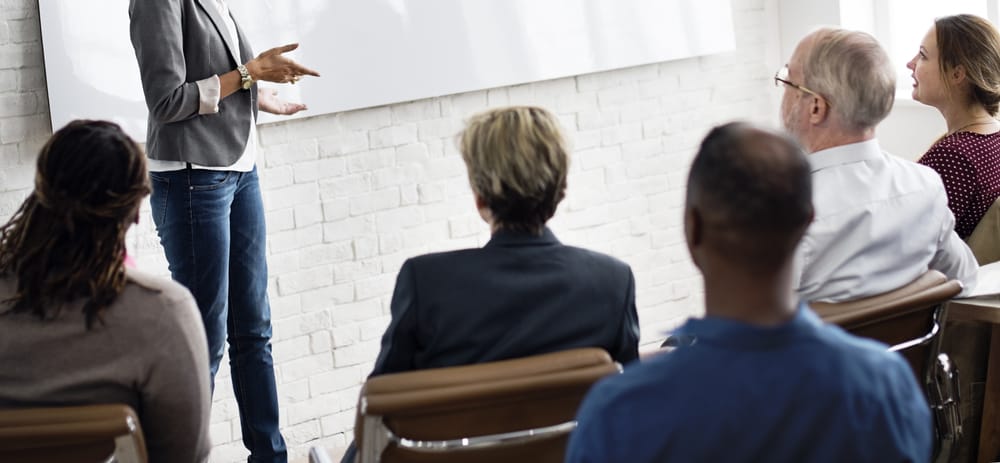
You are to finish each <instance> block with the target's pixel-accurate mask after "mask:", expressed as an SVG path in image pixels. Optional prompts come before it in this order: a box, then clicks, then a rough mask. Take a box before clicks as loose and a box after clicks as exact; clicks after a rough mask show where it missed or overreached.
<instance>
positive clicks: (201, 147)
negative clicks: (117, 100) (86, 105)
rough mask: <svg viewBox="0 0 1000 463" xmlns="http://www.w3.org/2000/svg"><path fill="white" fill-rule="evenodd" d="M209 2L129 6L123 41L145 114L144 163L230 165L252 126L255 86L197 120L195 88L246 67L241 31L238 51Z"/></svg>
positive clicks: (175, 0)
mask: <svg viewBox="0 0 1000 463" xmlns="http://www.w3.org/2000/svg"><path fill="white" fill-rule="evenodd" d="M211 1H212V0H130V1H129V18H130V35H131V37H132V47H133V48H134V49H135V56H136V59H137V60H138V62H139V73H140V75H141V77H142V90H143V93H144V94H145V96H146V106H147V107H148V109H149V122H148V126H147V135H146V153H147V155H148V156H149V157H150V158H152V159H160V160H166V161H185V162H191V163H195V164H200V165H205V166H215V167H222V166H228V165H232V164H233V163H235V162H236V160H237V159H239V157H240V155H242V154H243V151H244V150H245V149H246V143H247V136H248V134H249V133H250V124H251V123H253V121H255V120H256V118H257V86H256V84H255V85H254V88H252V89H250V91H245V90H239V91H237V92H236V93H235V94H233V95H230V96H228V97H226V98H223V99H222V100H220V101H219V112H218V113H217V114H206V115H199V114H198V108H199V106H200V105H199V102H200V98H199V92H198V86H197V84H195V82H197V81H199V80H202V79H205V78H208V77H211V76H212V75H221V74H225V73H227V72H230V71H232V70H233V69H236V67H237V66H238V65H239V64H242V63H246V62H247V61H249V60H251V59H253V56H254V55H253V51H252V50H251V49H250V45H249V43H248V41H247V38H246V36H245V35H243V30H242V29H241V28H239V26H237V33H238V34H239V39H240V43H239V45H240V46H239V49H238V50H237V47H236V44H234V43H231V42H232V40H231V39H230V36H229V34H228V33H227V29H226V25H225V23H224V22H223V20H222V17H221V16H220V15H219V13H218V10H217V9H216V8H215V6H214V5H212V4H211V3H210V2H211Z"/></svg>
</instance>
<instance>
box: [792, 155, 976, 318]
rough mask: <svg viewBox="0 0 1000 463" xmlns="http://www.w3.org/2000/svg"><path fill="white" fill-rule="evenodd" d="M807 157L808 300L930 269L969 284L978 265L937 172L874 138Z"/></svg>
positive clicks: (801, 269) (871, 289)
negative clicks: (810, 212) (810, 211)
mask: <svg viewBox="0 0 1000 463" xmlns="http://www.w3.org/2000/svg"><path fill="white" fill-rule="evenodd" d="M809 164H810V167H811V169H812V180H813V206H814V207H815V208H816V218H815V220H814V221H813V223H812V225H810V226H809V229H808V230H807V231H806V236H805V237H804V238H803V239H802V242H801V243H800V244H799V248H798V250H797V252H796V265H797V270H798V271H796V277H797V278H798V279H799V280H798V281H796V284H797V287H798V292H799V296H800V297H801V298H802V299H803V300H805V301H831V302H838V301H845V300H852V299H859V298H863V297H868V296H874V295H876V294H881V293H885V292H888V291H891V290H893V289H896V288H899V287H901V286H904V285H906V284H907V283H910V282H911V281H913V280H915V279H917V277H919V276H920V275H921V274H923V273H924V272H926V271H927V270H928V269H935V270H938V271H940V272H941V273H944V274H945V275H947V276H948V277H949V278H952V279H957V280H959V281H961V282H962V285H963V286H964V289H963V291H962V294H967V293H968V292H970V291H972V289H973V288H974V287H975V284H976V277H977V274H978V270H979V267H978V264H977V263H976V259H975V257H974V256H973V255H972V251H971V250H969V247H968V246H966V245H965V242H963V241H962V240H961V238H959V237H958V235H957V234H956V233H955V231H954V228H955V218H954V216H953V215H952V213H951V211H950V210H949V209H948V199H947V196H946V194H945V190H944V185H943V184H942V183H941V178H940V177H938V175H937V173H935V172H934V171H933V170H931V169H930V168H928V167H926V166H922V165H919V164H917V163H914V162H910V161H907V160H903V159H900V158H897V157H894V156H891V155H889V154H887V153H884V152H882V150H881V149H880V148H879V144H878V141H877V140H875V139H872V140H868V141H865V142H861V143H854V144H850V145H844V146H838V147H835V148H830V149H826V150H822V151H817V152H815V153H813V154H811V155H810V156H809Z"/></svg>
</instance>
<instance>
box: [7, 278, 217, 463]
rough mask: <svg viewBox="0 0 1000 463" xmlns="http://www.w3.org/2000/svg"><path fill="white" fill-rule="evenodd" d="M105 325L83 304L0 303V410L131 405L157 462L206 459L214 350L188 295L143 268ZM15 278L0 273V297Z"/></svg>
mask: <svg viewBox="0 0 1000 463" xmlns="http://www.w3.org/2000/svg"><path fill="white" fill-rule="evenodd" d="M127 275H128V284H127V285H126V287H125V291H124V292H123V293H122V294H121V295H120V296H119V297H118V299H117V300H116V301H115V303H114V304H113V305H112V307H111V308H110V309H108V310H107V311H106V312H105V313H104V317H103V318H104V323H103V324H100V323H97V324H95V325H94V328H93V329H91V330H89V331H88V330H87V328H86V323H85V321H84V316H83V313H82V311H81V307H82V303H76V304H72V305H69V306H67V307H66V308H64V309H63V310H62V312H61V313H60V315H59V317H58V318H56V319H54V320H47V321H42V320H39V319H38V318H37V317H35V316H33V315H30V314H23V313H19V314H12V313H9V306H7V305H4V304H2V303H0V313H4V312H8V313H4V314H2V315H0V408H20V407H38V406H55V405H77V404H93V403H125V404H128V405H130V406H132V408H133V409H135V411H136V413H137V414H138V415H139V421H140V422H141V424H142V430H143V434H144V435H145V438H146V446H147V449H148V452H149V456H150V461H151V462H171V463H174V462H201V461H204V460H206V459H207V457H208V452H209V448H210V443H209V438H208V424H209V411H210V406H211V404H210V393H209V382H208V381H209V377H208V348H207V346H206V342H205V333H204V328H203V327H202V322H201V317H200V315H199V314H198V309H197V306H196V305H195V302H194V299H193V298H192V297H191V294H190V293H189V292H188V291H187V290H186V289H185V288H184V287H183V286H181V285H179V284H177V283H175V282H173V281H170V280H168V279H163V278H157V277H153V276H150V275H148V274H144V273H142V272H139V271H135V270H132V269H129V270H128V271H127ZM13 291H14V282H13V281H12V280H11V279H9V278H6V279H5V278H3V277H0V301H3V300H6V299H8V298H10V297H11V296H12V295H13Z"/></svg>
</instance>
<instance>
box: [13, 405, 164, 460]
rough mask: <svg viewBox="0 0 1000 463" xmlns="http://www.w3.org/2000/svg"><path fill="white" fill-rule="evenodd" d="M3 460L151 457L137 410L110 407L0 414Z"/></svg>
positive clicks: (33, 409) (137, 458)
mask: <svg viewBox="0 0 1000 463" xmlns="http://www.w3.org/2000/svg"><path fill="white" fill-rule="evenodd" d="M112 457H114V459H113V460H112V459H111V458H112ZM0 461H2V462H4V463H22V462H23V463H28V462H50V463H95V462H104V461H115V462H120V463H145V462H146V461H147V456H146V444H145V440H144V439H143V436H142V429H141V427H140V426H139V418H138V417H137V416H136V415H135V412H134V411H133V410H132V408H131V407H129V406H127V405H122V404H107V405H83V406H71V407H47V408H28V409H14V410H0Z"/></svg>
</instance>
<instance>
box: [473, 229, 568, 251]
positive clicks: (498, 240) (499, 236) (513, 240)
mask: <svg viewBox="0 0 1000 463" xmlns="http://www.w3.org/2000/svg"><path fill="white" fill-rule="evenodd" d="M550 244H559V240H558V239H556V235H555V234H553V233H552V230H549V227H545V228H544V229H543V230H542V234H541V235H535V234H532V233H527V232H517V231H511V230H504V229H500V230H497V231H496V232H495V233H493V236H492V237H491V238H490V241H489V242H488V243H486V246H484V247H487V248H489V247H495V246H543V245H550Z"/></svg>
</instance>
